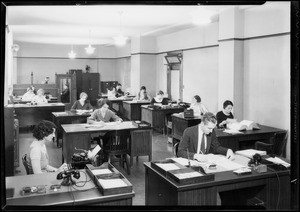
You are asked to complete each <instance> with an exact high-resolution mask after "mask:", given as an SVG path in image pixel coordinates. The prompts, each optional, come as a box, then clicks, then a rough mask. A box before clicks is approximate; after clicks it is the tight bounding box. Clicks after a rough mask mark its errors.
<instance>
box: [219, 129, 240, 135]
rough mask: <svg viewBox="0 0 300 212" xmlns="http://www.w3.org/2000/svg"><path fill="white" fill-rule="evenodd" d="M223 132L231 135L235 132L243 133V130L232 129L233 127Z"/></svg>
mask: <svg viewBox="0 0 300 212" xmlns="http://www.w3.org/2000/svg"><path fill="white" fill-rule="evenodd" d="M224 132H225V133H228V134H231V135H235V134H243V132H240V131H238V130H234V129H226V130H224Z"/></svg>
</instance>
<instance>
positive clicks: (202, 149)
mask: <svg viewBox="0 0 300 212" xmlns="http://www.w3.org/2000/svg"><path fill="white" fill-rule="evenodd" d="M204 142H205V141H204V133H202V139H201V147H200V150H201V152H202V153H203V154H205V143H204Z"/></svg>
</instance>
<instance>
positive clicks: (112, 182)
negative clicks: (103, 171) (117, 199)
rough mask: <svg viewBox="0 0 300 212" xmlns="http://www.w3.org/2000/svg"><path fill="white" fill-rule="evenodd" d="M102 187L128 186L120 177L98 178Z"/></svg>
mask: <svg viewBox="0 0 300 212" xmlns="http://www.w3.org/2000/svg"><path fill="white" fill-rule="evenodd" d="M98 181H99V183H100V184H101V186H102V187H103V188H104V189H109V188H119V187H126V186H128V185H127V184H126V183H125V182H124V181H123V180H122V179H98Z"/></svg>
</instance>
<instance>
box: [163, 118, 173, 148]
mask: <svg viewBox="0 0 300 212" xmlns="http://www.w3.org/2000/svg"><path fill="white" fill-rule="evenodd" d="M165 125H166V126H165V128H166V133H164V134H166V135H167V139H168V143H172V117H171V114H170V115H166V116H165Z"/></svg>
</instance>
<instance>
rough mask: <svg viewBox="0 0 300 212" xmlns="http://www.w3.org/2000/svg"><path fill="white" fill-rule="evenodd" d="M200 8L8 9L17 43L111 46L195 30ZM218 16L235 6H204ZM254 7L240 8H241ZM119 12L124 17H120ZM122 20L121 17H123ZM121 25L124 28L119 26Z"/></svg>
mask: <svg viewBox="0 0 300 212" xmlns="http://www.w3.org/2000/svg"><path fill="white" fill-rule="evenodd" d="M199 7H200V6H192V5H190V6H175V5H172V6H166V5H163V6H154V5H153V6H151V5H147V6H146V5H142V6H141V5H128V6H118V5H100V6H8V7H7V24H8V25H9V29H10V30H12V32H13V37H14V42H33V43H50V44H84V45H85V44H89V43H91V44H92V45H111V44H113V39H112V37H114V36H117V35H118V34H119V33H120V31H121V32H122V34H123V35H124V36H128V37H129V38H130V37H135V36H145V35H148V36H158V35H163V34H168V33H172V32H175V31H179V30H183V29H187V28H191V27H195V26H196V25H195V24H193V23H192V20H193V17H194V15H195V14H199V13H202V12H199ZM201 7H202V8H205V9H206V10H209V11H210V12H214V13H215V14H214V15H213V16H212V21H218V13H219V12H220V11H221V10H223V9H225V8H228V7H232V6H201ZM249 7H252V6H241V8H242V9H245V8H249ZM120 12H122V14H121V15H120ZM120 17H121V18H120ZM120 26H121V27H120ZM89 32H90V33H89Z"/></svg>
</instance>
